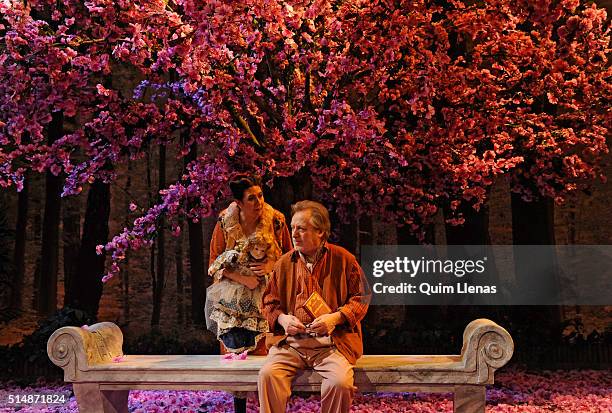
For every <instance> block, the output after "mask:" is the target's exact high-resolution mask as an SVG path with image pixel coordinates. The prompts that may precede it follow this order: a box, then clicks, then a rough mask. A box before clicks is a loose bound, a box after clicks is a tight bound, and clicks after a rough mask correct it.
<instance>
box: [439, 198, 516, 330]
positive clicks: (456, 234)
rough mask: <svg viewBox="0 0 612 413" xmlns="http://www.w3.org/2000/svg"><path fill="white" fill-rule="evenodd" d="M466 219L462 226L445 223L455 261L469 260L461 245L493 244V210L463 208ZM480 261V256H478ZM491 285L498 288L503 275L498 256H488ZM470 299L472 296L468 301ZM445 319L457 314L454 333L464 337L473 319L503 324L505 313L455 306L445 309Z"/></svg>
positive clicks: (467, 306) (443, 309) (472, 306)
mask: <svg viewBox="0 0 612 413" xmlns="http://www.w3.org/2000/svg"><path fill="white" fill-rule="evenodd" d="M458 212H461V213H462V214H463V217H464V218H465V222H464V223H463V224H462V225H450V224H448V223H446V224H445V232H446V244H447V245H454V246H455V247H454V249H453V251H454V252H455V256H452V257H450V258H451V259H466V258H468V251H466V250H465V249H463V248H461V247H459V246H461V245H491V237H490V235H489V207H488V205H482V206H481V207H480V209H479V210H478V211H476V210H475V209H474V208H472V207H471V206H470V205H463V204H462V206H461V207H460V210H459V211H458ZM444 214H445V216H446V217H449V216H451V213H450V211H449V210H448V209H447V208H446V209H445V210H444ZM476 259H478V257H476ZM486 277H487V278H486V280H487V283H489V284H493V285H496V284H497V282H498V280H499V276H498V272H497V267H496V265H495V256H493V255H492V254H487V272H486ZM469 298H470V297H469V296H468V297H467V299H469ZM441 310H442V313H443V314H442V316H443V319H449V313H450V312H452V313H453V317H452V323H451V327H450V328H451V331H453V333H454V334H456V335H457V336H460V335H461V334H462V332H463V329H464V328H465V326H466V325H467V324H468V323H469V322H470V321H472V320H474V319H477V318H491V319H493V320H495V321H496V322H498V323H503V319H504V318H505V316H504V312H505V311H504V310H505V309H499V308H497V307H494V306H481V305H464V306H461V310H462V311H460V312H454V311H452V307H448V306H442V308H441Z"/></svg>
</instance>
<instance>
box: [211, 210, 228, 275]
mask: <svg viewBox="0 0 612 413" xmlns="http://www.w3.org/2000/svg"><path fill="white" fill-rule="evenodd" d="M209 251H210V254H209V256H208V266H209V267H210V266H211V265H212V263H213V262H215V260H216V259H217V257H218V256H219V255H221V254H222V253H223V251H225V237H224V236H223V229H222V228H221V222H219V221H217V224H216V225H215V229H214V230H213V233H212V239H211V240H210V250H209Z"/></svg>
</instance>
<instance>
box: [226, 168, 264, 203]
mask: <svg viewBox="0 0 612 413" xmlns="http://www.w3.org/2000/svg"><path fill="white" fill-rule="evenodd" d="M252 186H261V178H260V177H259V176H257V175H246V174H240V175H236V176H234V177H233V178H232V180H231V181H230V183H229V187H230V190H231V191H232V196H233V197H234V199H237V200H238V201H242V197H243V196H244V191H246V190H247V189H249V188H250V187H252Z"/></svg>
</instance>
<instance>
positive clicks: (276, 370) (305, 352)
mask: <svg viewBox="0 0 612 413" xmlns="http://www.w3.org/2000/svg"><path fill="white" fill-rule="evenodd" d="M330 344H331V343H330ZM306 368H312V369H314V370H316V371H317V372H318V373H319V374H320V375H321V377H323V381H322V383H321V411H322V413H345V412H348V411H349V409H350V407H351V402H352V399H353V393H354V391H355V387H354V386H353V366H352V365H351V364H349V362H348V361H347V360H346V358H345V357H344V356H343V355H342V354H341V353H340V352H339V351H338V350H337V349H336V348H335V347H333V346H330V345H325V344H323V343H321V340H320V339H315V338H304V339H295V338H293V337H289V338H288V339H287V341H286V342H283V343H282V344H280V346H272V347H271V348H270V352H269V354H268V357H267V359H266V363H265V364H264V365H263V367H262V368H261V370H260V371H259V380H258V382H257V388H258V390H259V409H260V410H259V411H260V412H261V413H284V412H285V409H286V407H287V401H288V400H289V397H290V396H291V382H292V380H293V378H294V377H295V375H296V373H297V372H298V370H303V369H306Z"/></svg>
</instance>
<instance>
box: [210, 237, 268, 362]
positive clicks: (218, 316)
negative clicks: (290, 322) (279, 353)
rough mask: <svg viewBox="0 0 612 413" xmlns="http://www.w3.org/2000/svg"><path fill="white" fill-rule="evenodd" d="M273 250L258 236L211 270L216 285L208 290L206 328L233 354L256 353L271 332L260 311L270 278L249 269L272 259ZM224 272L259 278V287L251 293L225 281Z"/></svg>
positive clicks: (223, 257)
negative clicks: (254, 351)
mask: <svg viewBox="0 0 612 413" xmlns="http://www.w3.org/2000/svg"><path fill="white" fill-rule="evenodd" d="M269 250H270V242H269V241H267V240H266V239H265V238H264V237H263V236H262V235H261V234H258V233H254V234H253V235H251V236H250V237H248V238H247V239H246V242H243V243H238V244H236V246H235V248H234V249H231V250H227V251H225V252H223V253H222V254H221V255H219V256H218V257H217V259H215V261H214V262H213V263H212V265H211V266H210V268H209V269H208V274H209V275H211V276H213V277H214V278H215V283H214V284H213V285H211V286H210V287H208V289H207V290H206V326H207V328H208V329H209V330H210V331H212V332H213V333H215V335H216V336H217V339H218V340H219V341H221V342H223V344H224V345H225V348H226V349H227V350H228V351H229V352H232V353H241V352H243V351H248V350H253V349H255V347H256V346H257V342H258V341H259V340H260V339H262V338H263V337H264V336H265V333H266V332H267V331H268V322H267V321H266V319H265V318H264V317H263V316H262V314H261V308H260V306H261V297H262V294H263V291H264V289H265V287H266V277H265V276H261V277H258V276H257V275H256V274H255V273H253V271H251V270H250V269H249V264H253V263H258V262H263V261H265V260H266V259H268V252H269ZM224 270H228V271H233V272H237V273H239V274H241V275H244V276H248V277H255V278H257V280H258V283H257V287H255V288H254V289H250V288H248V287H247V286H245V285H243V284H241V283H238V282H236V281H233V280H231V279H229V278H227V277H223V271H224Z"/></svg>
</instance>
